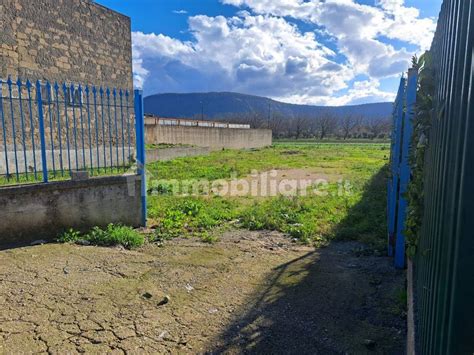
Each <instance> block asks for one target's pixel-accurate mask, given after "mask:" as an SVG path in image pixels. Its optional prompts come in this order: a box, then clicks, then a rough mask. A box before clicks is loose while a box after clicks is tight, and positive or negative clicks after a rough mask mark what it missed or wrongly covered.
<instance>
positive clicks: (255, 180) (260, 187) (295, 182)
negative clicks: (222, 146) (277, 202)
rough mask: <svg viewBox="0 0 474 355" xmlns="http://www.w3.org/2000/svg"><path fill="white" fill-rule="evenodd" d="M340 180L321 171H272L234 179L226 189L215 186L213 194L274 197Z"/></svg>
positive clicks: (340, 176)
mask: <svg viewBox="0 0 474 355" xmlns="http://www.w3.org/2000/svg"><path fill="white" fill-rule="evenodd" d="M341 179H343V175H340V174H333V173H322V172H321V169H319V170H315V169H308V168H306V169H274V170H268V171H264V172H258V173H253V174H249V175H247V176H245V177H243V178H240V179H235V180H234V183H231V184H229V185H228V187H227V188H226V189H222V188H219V186H217V187H215V189H216V191H214V192H216V193H217V192H218V193H219V194H220V195H221V196H246V195H251V196H275V195H278V194H284V193H285V192H286V193H289V192H291V191H293V192H296V191H302V190H306V189H307V188H310V187H315V186H318V185H320V184H322V183H334V182H337V181H339V180H341ZM243 184H245V185H243Z"/></svg>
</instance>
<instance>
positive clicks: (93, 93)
mask: <svg viewBox="0 0 474 355" xmlns="http://www.w3.org/2000/svg"><path fill="white" fill-rule="evenodd" d="M92 97H93V100H94V118H95V144H96V149H97V173H99V169H100V153H99V117H98V115H97V89H96V87H95V86H93V87H92Z"/></svg>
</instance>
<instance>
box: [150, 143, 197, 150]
mask: <svg viewBox="0 0 474 355" xmlns="http://www.w3.org/2000/svg"><path fill="white" fill-rule="evenodd" d="M180 147H193V146H192V145H191V144H168V143H153V144H145V149H167V148H180Z"/></svg>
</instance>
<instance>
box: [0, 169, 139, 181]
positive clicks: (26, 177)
mask: <svg viewBox="0 0 474 355" xmlns="http://www.w3.org/2000/svg"><path fill="white" fill-rule="evenodd" d="M72 168H73V170H74V167H72ZM130 168H131V167H130V166H122V167H111V168H110V167H109V168H94V169H88V171H89V176H90V177H99V176H101V177H103V176H114V175H121V174H124V173H125V172H127V171H128V170H129V169H130ZM79 170H81V169H79ZM70 179H71V175H70V173H69V170H67V169H66V168H64V171H63V173H61V171H60V170H56V171H53V170H50V171H48V181H49V182H54V181H67V180H70ZM41 182H43V172H41V171H38V172H37V173H36V177H35V174H34V172H29V173H19V174H18V176H17V175H16V174H15V173H14V172H13V173H12V172H10V176H9V177H8V178H7V176H6V175H0V186H10V185H24V184H36V183H41Z"/></svg>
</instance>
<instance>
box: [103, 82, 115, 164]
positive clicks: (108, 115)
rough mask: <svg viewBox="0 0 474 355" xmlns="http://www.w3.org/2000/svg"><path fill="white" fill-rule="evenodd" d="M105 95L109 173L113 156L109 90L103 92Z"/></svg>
mask: <svg viewBox="0 0 474 355" xmlns="http://www.w3.org/2000/svg"><path fill="white" fill-rule="evenodd" d="M105 93H106V95H107V118H108V120H107V122H108V125H107V127H108V130H109V145H110V171H113V169H114V168H113V167H114V158H113V157H114V156H113V149H112V147H113V142H112V117H111V115H110V89H109V88H107V90H106V91H105Z"/></svg>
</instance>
